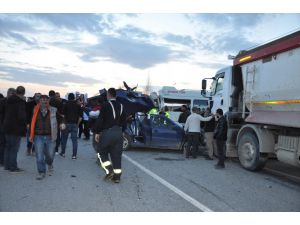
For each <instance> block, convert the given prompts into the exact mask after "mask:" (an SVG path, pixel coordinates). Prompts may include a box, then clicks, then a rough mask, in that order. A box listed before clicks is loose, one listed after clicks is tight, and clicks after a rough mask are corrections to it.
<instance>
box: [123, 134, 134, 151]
mask: <svg viewBox="0 0 300 225" xmlns="http://www.w3.org/2000/svg"><path fill="white" fill-rule="evenodd" d="M131 142H132V138H131V137H130V136H129V135H128V134H124V135H123V151H128V150H129V148H130V147H131Z"/></svg>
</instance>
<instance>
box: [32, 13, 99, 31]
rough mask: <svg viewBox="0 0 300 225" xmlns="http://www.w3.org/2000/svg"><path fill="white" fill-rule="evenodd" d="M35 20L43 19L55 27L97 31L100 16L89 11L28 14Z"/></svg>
mask: <svg viewBox="0 0 300 225" xmlns="http://www.w3.org/2000/svg"><path fill="white" fill-rule="evenodd" d="M30 16H31V17H32V18H34V19H37V20H43V21H46V22H48V23H50V24H52V25H53V26H55V27H59V28H67V29H70V30H88V31H98V30H99V29H101V27H100V23H99V21H100V20H101V16H100V15H97V14H90V13H59V14H58V13H38V14H30Z"/></svg>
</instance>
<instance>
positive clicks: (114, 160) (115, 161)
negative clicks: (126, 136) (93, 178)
mask: <svg viewBox="0 0 300 225" xmlns="http://www.w3.org/2000/svg"><path fill="white" fill-rule="evenodd" d="M107 100H108V101H107V102H105V103H104V104H103V108H102V109H101V113H100V116H99V117H98V119H97V122H96V135H95V141H96V142H97V143H99V145H98V146H97V150H98V153H99V154H98V157H99V160H100V163H101V166H102V168H103V169H104V170H105V172H106V176H105V179H112V181H114V182H115V183H119V182H120V178H121V173H122V170H121V159H122V151H123V134H122V128H123V131H124V130H125V128H126V115H125V113H124V107H123V105H122V104H121V103H119V102H117V101H116V90H115V89H114V88H110V89H108V91H107ZM108 155H110V158H111V162H110V161H109V157H108Z"/></svg>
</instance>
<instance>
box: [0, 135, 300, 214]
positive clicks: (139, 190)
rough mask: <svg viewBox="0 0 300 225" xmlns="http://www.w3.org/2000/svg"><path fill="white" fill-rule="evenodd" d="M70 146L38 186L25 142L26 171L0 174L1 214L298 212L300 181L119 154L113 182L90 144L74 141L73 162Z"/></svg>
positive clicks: (230, 164) (153, 153)
mask: <svg viewBox="0 0 300 225" xmlns="http://www.w3.org/2000/svg"><path fill="white" fill-rule="evenodd" d="M70 147H71V142H68V148H67V151H66V158H62V157H60V156H56V158H55V161H54V170H55V171H54V174H53V176H47V177H46V179H44V180H42V181H38V180H36V179H35V177H36V175H37V171H36V161H35V157H33V156H26V155H25V149H26V147H25V142H22V145H21V148H20V152H19V155H18V162H19V167H21V168H22V169H24V170H25V171H24V172H22V173H19V174H12V173H9V172H7V171H5V170H3V168H0V211H6V212H7V211H8V212H10V211H13V212H23V211H34V212H35V211H49V212H67V211H72V212H74V211H92V212H94V211H95V212H116V211H117V212H123V211H125V212H141V211H142V212H148V211H151V212H170V211H172V212H193V211H236V212H237V211H247V212H248V211H255V212H260V211H262V212H269V211H293V212H294V211H295V212H299V211H300V182H297V180H293V179H289V178H288V177H284V176H281V175H276V174H274V173H271V172H269V171H267V170H264V171H262V172H259V173H253V172H249V171H246V170H244V169H242V168H241V167H240V165H239V164H238V163H236V162H234V161H230V160H229V161H227V162H226V169H225V170H215V169H214V167H213V165H214V164H215V163H216V160H214V161H207V160H204V159H203V158H202V157H199V158H197V159H185V158H184V157H183V156H182V154H180V153H178V152H174V151H164V150H149V149H143V150H142V149H134V150H131V151H128V152H125V153H124V157H123V175H122V180H121V183H120V184H114V183H112V182H107V181H104V180H103V179H102V178H103V176H104V172H103V171H102V170H101V168H100V167H99V166H98V165H97V164H96V163H95V162H96V157H95V152H94V150H93V149H92V146H91V143H90V142H87V141H84V140H79V148H78V159H77V160H72V159H71V148H70ZM272 169H274V165H273V168H272ZM295 171H297V170H295ZM295 173H297V172H295Z"/></svg>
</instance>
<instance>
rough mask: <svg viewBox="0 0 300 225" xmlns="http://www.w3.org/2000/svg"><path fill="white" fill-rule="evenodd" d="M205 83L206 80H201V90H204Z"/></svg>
mask: <svg viewBox="0 0 300 225" xmlns="http://www.w3.org/2000/svg"><path fill="white" fill-rule="evenodd" d="M206 83H207V81H206V80H205V79H203V80H202V90H206Z"/></svg>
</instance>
